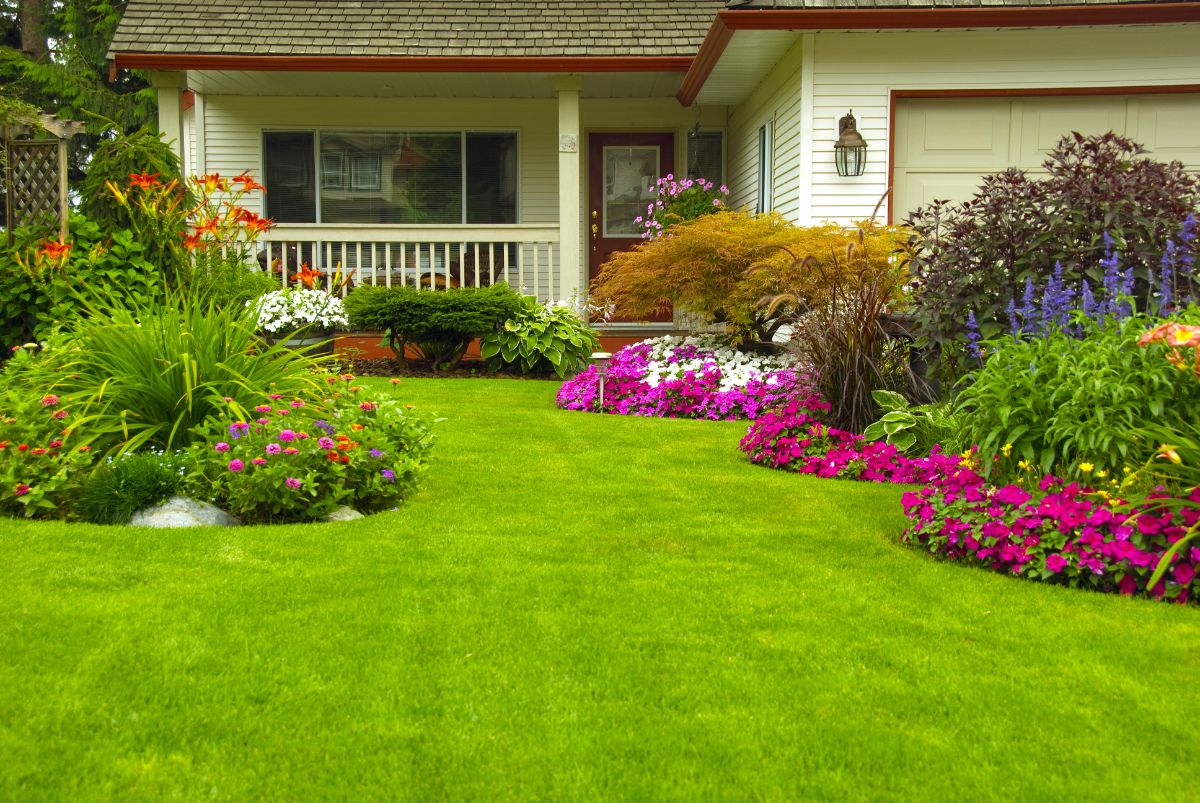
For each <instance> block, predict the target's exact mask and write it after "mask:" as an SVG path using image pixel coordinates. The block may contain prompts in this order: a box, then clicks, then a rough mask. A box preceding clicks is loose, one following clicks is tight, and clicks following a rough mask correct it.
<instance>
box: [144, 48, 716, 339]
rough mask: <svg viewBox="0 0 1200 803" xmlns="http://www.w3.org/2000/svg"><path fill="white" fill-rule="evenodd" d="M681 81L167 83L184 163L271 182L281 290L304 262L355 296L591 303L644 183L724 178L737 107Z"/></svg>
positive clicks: (230, 76)
mask: <svg viewBox="0 0 1200 803" xmlns="http://www.w3.org/2000/svg"><path fill="white" fill-rule="evenodd" d="M681 76H682V73H681V72H680V71H679V70H678V69H676V70H673V71H661V72H653V71H619V72H588V73H582V74H555V73H548V72H547V73H525V72H521V73H513V72H510V73H479V72H469V73H466V72H462V73H445V74H435V73H415V74H410V73H403V74H397V73H392V72H352V73H340V74H338V73H316V72H289V71H242V70H217V69H192V70H183V71H159V72H156V73H154V84H155V86H156V87H157V89H158V94H159V105H160V127H161V128H162V130H163V131H164V132H166V135H167V138H168V139H174V140H175V141H176V142H178V143H179V152H180V155H181V158H182V161H183V164H184V169H185V171H187V172H190V173H196V174H204V173H214V172H215V173H221V174H222V175H234V174H237V173H240V172H243V171H247V170H248V171H250V172H251V173H253V174H254V175H256V176H261V177H262V181H263V183H265V184H266V185H267V190H268V191H267V193H266V195H265V198H264V199H263V201H262V203H261V205H260V206H259V207H258V208H255V209H254V210H253V211H255V212H257V213H259V214H262V215H264V216H267V217H271V218H273V219H274V220H275V221H276V225H275V227H274V228H273V229H272V230H270V231H269V232H268V233H267V234H266V235H265V236H264V237H263V240H262V242H261V253H260V254H259V260H258V261H259V265H260V267H262V268H263V269H269V270H273V271H275V272H276V273H278V274H279V276H280V281H281V283H283V282H284V281H286V277H288V276H289V275H294V274H295V273H296V272H297V270H299V269H300V268H301V267H302V266H306V267H307V268H308V269H310V270H315V271H317V272H319V273H320V274H321V277H320V283H321V284H322V285H323V286H324V287H326V288H327V289H329V290H331V291H335V292H339V293H345V292H347V291H348V290H349V289H350V288H352V287H354V286H359V285H363V284H367V285H380V286H409V287H420V288H427V289H431V290H442V289H446V288H453V287H484V286H487V285H490V284H493V283H496V282H507V283H508V284H509V285H510V286H512V287H513V288H514V289H517V290H519V291H521V292H523V293H526V294H529V295H533V296H536V297H537V298H538V299H539V300H541V301H551V300H564V299H567V298H570V297H571V296H573V295H576V296H583V295H585V294H586V289H587V286H588V282H589V277H590V276H591V275H592V274H593V273H594V272H595V270H596V268H597V267H598V265H599V263H600V262H602V261H603V259H604V258H605V257H606V255H607V253H608V252H609V251H611V250H615V249H616V248H624V247H630V246H632V245H633V244H635V243H636V242H637V241H638V239H639V235H638V232H637V231H636V229H635V227H634V225H633V221H632V217H633V216H635V215H636V214H639V213H640V212H641V211H642V210H641V209H640V206H641V205H643V204H644V203H645V199H644V194H645V189H646V188H645V187H643V186H640V185H641V184H642V183H643V181H644V180H648V181H649V183H651V184H652V183H653V179H654V178H655V177H656V176H657V175H661V174H666V173H676V174H683V175H686V174H687V173H688V172H689V171H690V172H692V173H701V172H702V173H704V174H705V176H706V177H708V178H713V179H714V180H724V179H725V177H724V175H723V171H724V161H725V153H724V148H725V143H724V127H725V112H726V110H725V109H724V108H723V107H705V108H702V109H696V108H692V109H685V108H683V107H682V106H680V104H679V103H678V101H677V100H675V98H674V93H675V91H676V89H677V88H678V82H679V80H680V78H681ZM647 138H649V139H647ZM600 140H603V141H604V143H605V146H604V148H601V149H599V150H597V149H595V148H591V147H589V145H590V144H593V143H598V142H599V141H600ZM643 140H646V141H645V142H643ZM619 143H627V145H620V146H619V148H618V144H619ZM610 146H611V147H610ZM614 149H618V150H619V151H620V152H621V153H622V154H625V155H626V156H627V157H628V158H627V159H626V161H628V162H630V164H628V165H623V164H619V163H618V162H619V161H620V160H618V159H615V158H613V157H612V153H611V152H612V151H613V150H614ZM626 152H627V153H626ZM597 154H599V156H597ZM606 157H607V162H605V163H601V164H597V159H599V160H601V161H603V160H604V159H605V158H606ZM639 159H640V160H641V161H638V160H639ZM617 171H622V172H621V175H620V176H619V177H618V176H616V175H615V174H616V172H617ZM626 174H628V175H626ZM621 182H624V183H627V184H630V186H631V187H632V186H635V185H636V186H637V192H636V197H635V196H633V195H625V196H622V195H621V194H620V186H619V185H620V184H621ZM631 328H634V327H633V326H631V325H628V324H627V325H623V326H617V327H615V329H616V330H618V331H620V330H629V329H631ZM636 328H638V329H639V330H640V329H647V330H651V331H657V330H662V331H667V330H670V329H672V328H674V327H673V325H672V323H671V322H657V323H650V322H648V323H646V324H645V325H642V326H637V327H636Z"/></svg>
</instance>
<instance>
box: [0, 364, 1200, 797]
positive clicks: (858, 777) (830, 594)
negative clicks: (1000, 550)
mask: <svg viewBox="0 0 1200 803" xmlns="http://www.w3.org/2000/svg"><path fill="white" fill-rule="evenodd" d="M555 389H556V385H553V384H550V383H540V382H521V381H499V380H498V381H471V380H460V381H451V380H442V381H437V380H406V381H405V382H404V383H403V384H402V385H401V386H400V389H399V392H400V393H401V394H402V395H403V396H404V397H405V398H406V399H407V400H410V401H411V402H412V403H414V404H417V405H418V406H420V407H421V408H424V409H427V410H433V411H437V412H438V413H440V414H441V415H444V416H446V417H447V420H446V421H444V422H443V423H442V424H441V425H440V426H439V431H440V441H439V443H438V446H437V449H436V456H437V462H436V464H435V466H434V467H433V469H432V470H431V472H430V474H429V475H428V477H427V479H426V482H425V486H424V488H423V490H422V491H421V492H420V493H419V494H418V495H417V496H416V497H415V498H414V499H413V500H412V501H411V502H410V503H409V504H408V505H406V506H405V507H403V508H402V509H401V510H400V511H399V512H396V513H389V514H385V515H381V516H378V517H375V518H372V519H368V520H365V521H362V522H356V523H352V524H343V525H314V526H307V527H299V526H288V527H261V528H241V529H231V530H204V531H141V530H134V529H129V528H110V529H106V528H99V527H88V526H81V525H62V524H25V523H16V522H5V523H2V524H0V549H2V550H3V555H4V557H3V560H0V588H3V592H2V593H0V798H3V799H10V798H19V799H54V800H64V799H70V800H82V799H101V798H120V799H146V800H160V799H164V798H184V799H198V798H204V799H209V798H214V799H222V800H224V799H229V800H246V799H268V800H310V799H353V800H364V799H379V798H407V797H413V798H423V799H424V798H435V799H436V798H450V799H459V800H461V799H477V798H518V799H520V798H541V799H581V798H587V799H595V798H606V799H607V798H616V799H641V800H663V799H688V800H691V799H718V798H762V799H771V800H775V799H792V800H796V799H813V798H823V799H912V800H932V799H970V800H984V799H996V800H1011V799H1053V800H1074V799H1078V800H1082V799H1095V798H1105V799H1133V798H1141V799H1147V800H1157V799H1177V800H1183V799H1190V798H1193V797H1194V794H1195V781H1194V767H1195V748H1194V731H1195V726H1194V723H1193V719H1194V712H1195V711H1196V710H1197V707H1198V706H1197V703H1198V702H1200V693H1198V692H1197V687H1196V684H1195V682H1194V679H1195V677H1196V673H1197V669H1198V668H1200V650H1198V649H1197V648H1198V647H1200V611H1197V610H1195V609H1180V608H1176V607H1173V606H1168V605H1164V604H1157V603H1152V602H1148V601H1130V600H1126V599H1123V598H1119V597H1108V596H1101V595H1097V594H1090V593H1086V592H1076V591H1071V590H1068V589H1061V588H1050V587H1042V586H1038V585H1035V584H1031V583H1026V582H1021V581H1018V580H1013V579H1010V578H1006V577H1001V576H996V575H992V574H989V573H986V572H982V571H975V570H971V569H967V568H964V567H961V566H955V565H949V564H942V563H938V562H935V561H934V560H932V559H930V558H928V557H926V556H924V555H922V554H920V553H917V552H914V551H910V550H908V549H906V548H904V547H901V546H899V545H898V544H897V543H896V534H897V532H898V531H899V529H900V528H901V527H902V524H903V519H902V516H901V515H900V509H899V498H900V491H899V490H898V489H897V488H894V487H880V486H872V485H867V484H855V483H847V482H838V481H829V480H817V479H812V478H808V477H799V476H793V475H786V474H783V473H777V472H772V471H769V470H766V469H762V468H757V467H753V466H750V465H749V464H747V463H746V462H744V461H743V460H742V459H741V458H740V455H739V454H738V452H737V451H736V449H735V445H736V443H737V440H738V438H739V437H740V435H741V433H742V431H743V429H744V426H743V425H741V424H736V423H729V424H719V423H707V422H689V421H661V420H646V419H628V418H616V417H598V416H591V415H586V414H581V413H564V412H560V411H557V410H555V409H554V408H553V405H552V400H553V394H554V390H555Z"/></svg>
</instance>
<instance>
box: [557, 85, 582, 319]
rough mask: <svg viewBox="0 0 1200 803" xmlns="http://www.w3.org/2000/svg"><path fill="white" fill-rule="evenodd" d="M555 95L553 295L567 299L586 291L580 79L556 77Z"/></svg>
mask: <svg viewBox="0 0 1200 803" xmlns="http://www.w3.org/2000/svg"><path fill="white" fill-rule="evenodd" d="M554 89H555V91H556V92H557V93H558V232H559V240H558V249H559V268H558V280H557V281H556V282H555V284H556V287H555V295H556V296H557V297H558V298H568V297H569V296H570V295H571V294H572V293H575V292H579V291H581V288H582V289H584V290H586V287H585V282H584V278H583V277H584V276H586V275H587V269H586V266H585V265H584V262H583V255H584V250H583V209H582V206H581V203H582V198H583V181H582V178H581V175H582V168H581V165H582V162H583V144H582V141H581V140H582V137H581V132H580V127H579V93H580V91H581V90H582V89H583V77H582V76H579V75H556V76H555V77H554Z"/></svg>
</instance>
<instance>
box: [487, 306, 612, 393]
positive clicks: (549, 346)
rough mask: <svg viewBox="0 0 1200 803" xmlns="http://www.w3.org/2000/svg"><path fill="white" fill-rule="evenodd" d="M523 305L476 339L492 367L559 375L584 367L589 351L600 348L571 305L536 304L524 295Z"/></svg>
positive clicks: (593, 332) (592, 331)
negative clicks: (508, 317)
mask: <svg viewBox="0 0 1200 803" xmlns="http://www.w3.org/2000/svg"><path fill="white" fill-rule="evenodd" d="M523 305H524V306H523V309H522V310H521V312H519V313H518V314H517V315H515V316H514V317H512V318H510V319H509V320H507V321H505V322H504V328H503V329H501V330H500V331H498V332H493V333H492V334H490V335H486V336H485V337H484V338H483V339H482V340H481V341H480V343H479V351H480V354H482V355H483V358H484V359H485V360H487V361H488V366H489V367H490V368H491V369H492V370H499V369H500V368H503V367H505V366H513V367H516V368H517V369H519V370H520V371H521V373H525V374H536V373H549V372H551V371H553V372H554V373H555V374H557V375H558V377H559V378H560V379H561V378H564V377H565V376H566V375H567V374H569V373H575V372H576V371H579V370H582V369H583V368H585V367H586V366H587V364H588V358H589V357H590V356H591V354H592V352H594V351H599V350H600V339H599V338H598V337H597V336H596V331H595V330H594V329H592V328H591V327H590V326H588V325H587V323H585V322H584V321H583V320H582V319H581V318H580V317H579V314H578V313H576V312H575V310H574V309H572V308H571V307H569V306H565V305H559V304H539V303H538V302H537V299H534V298H531V297H528V296H526V297H525V298H524V300H523Z"/></svg>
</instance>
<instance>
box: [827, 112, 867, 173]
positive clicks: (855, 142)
mask: <svg viewBox="0 0 1200 803" xmlns="http://www.w3.org/2000/svg"><path fill="white" fill-rule="evenodd" d="M833 158H834V161H835V162H837V171H838V175H839V176H861V175H862V174H863V170H865V169H866V167H867V141H866V140H865V139H863V138H862V134H860V133H858V124H857V122H856V121H855V119H854V110H853V109H851V110H850V113H849V114H847V115H846V116H845V117H843V118H842V119H840V120H838V139H837V142H835V143H834V145H833Z"/></svg>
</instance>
